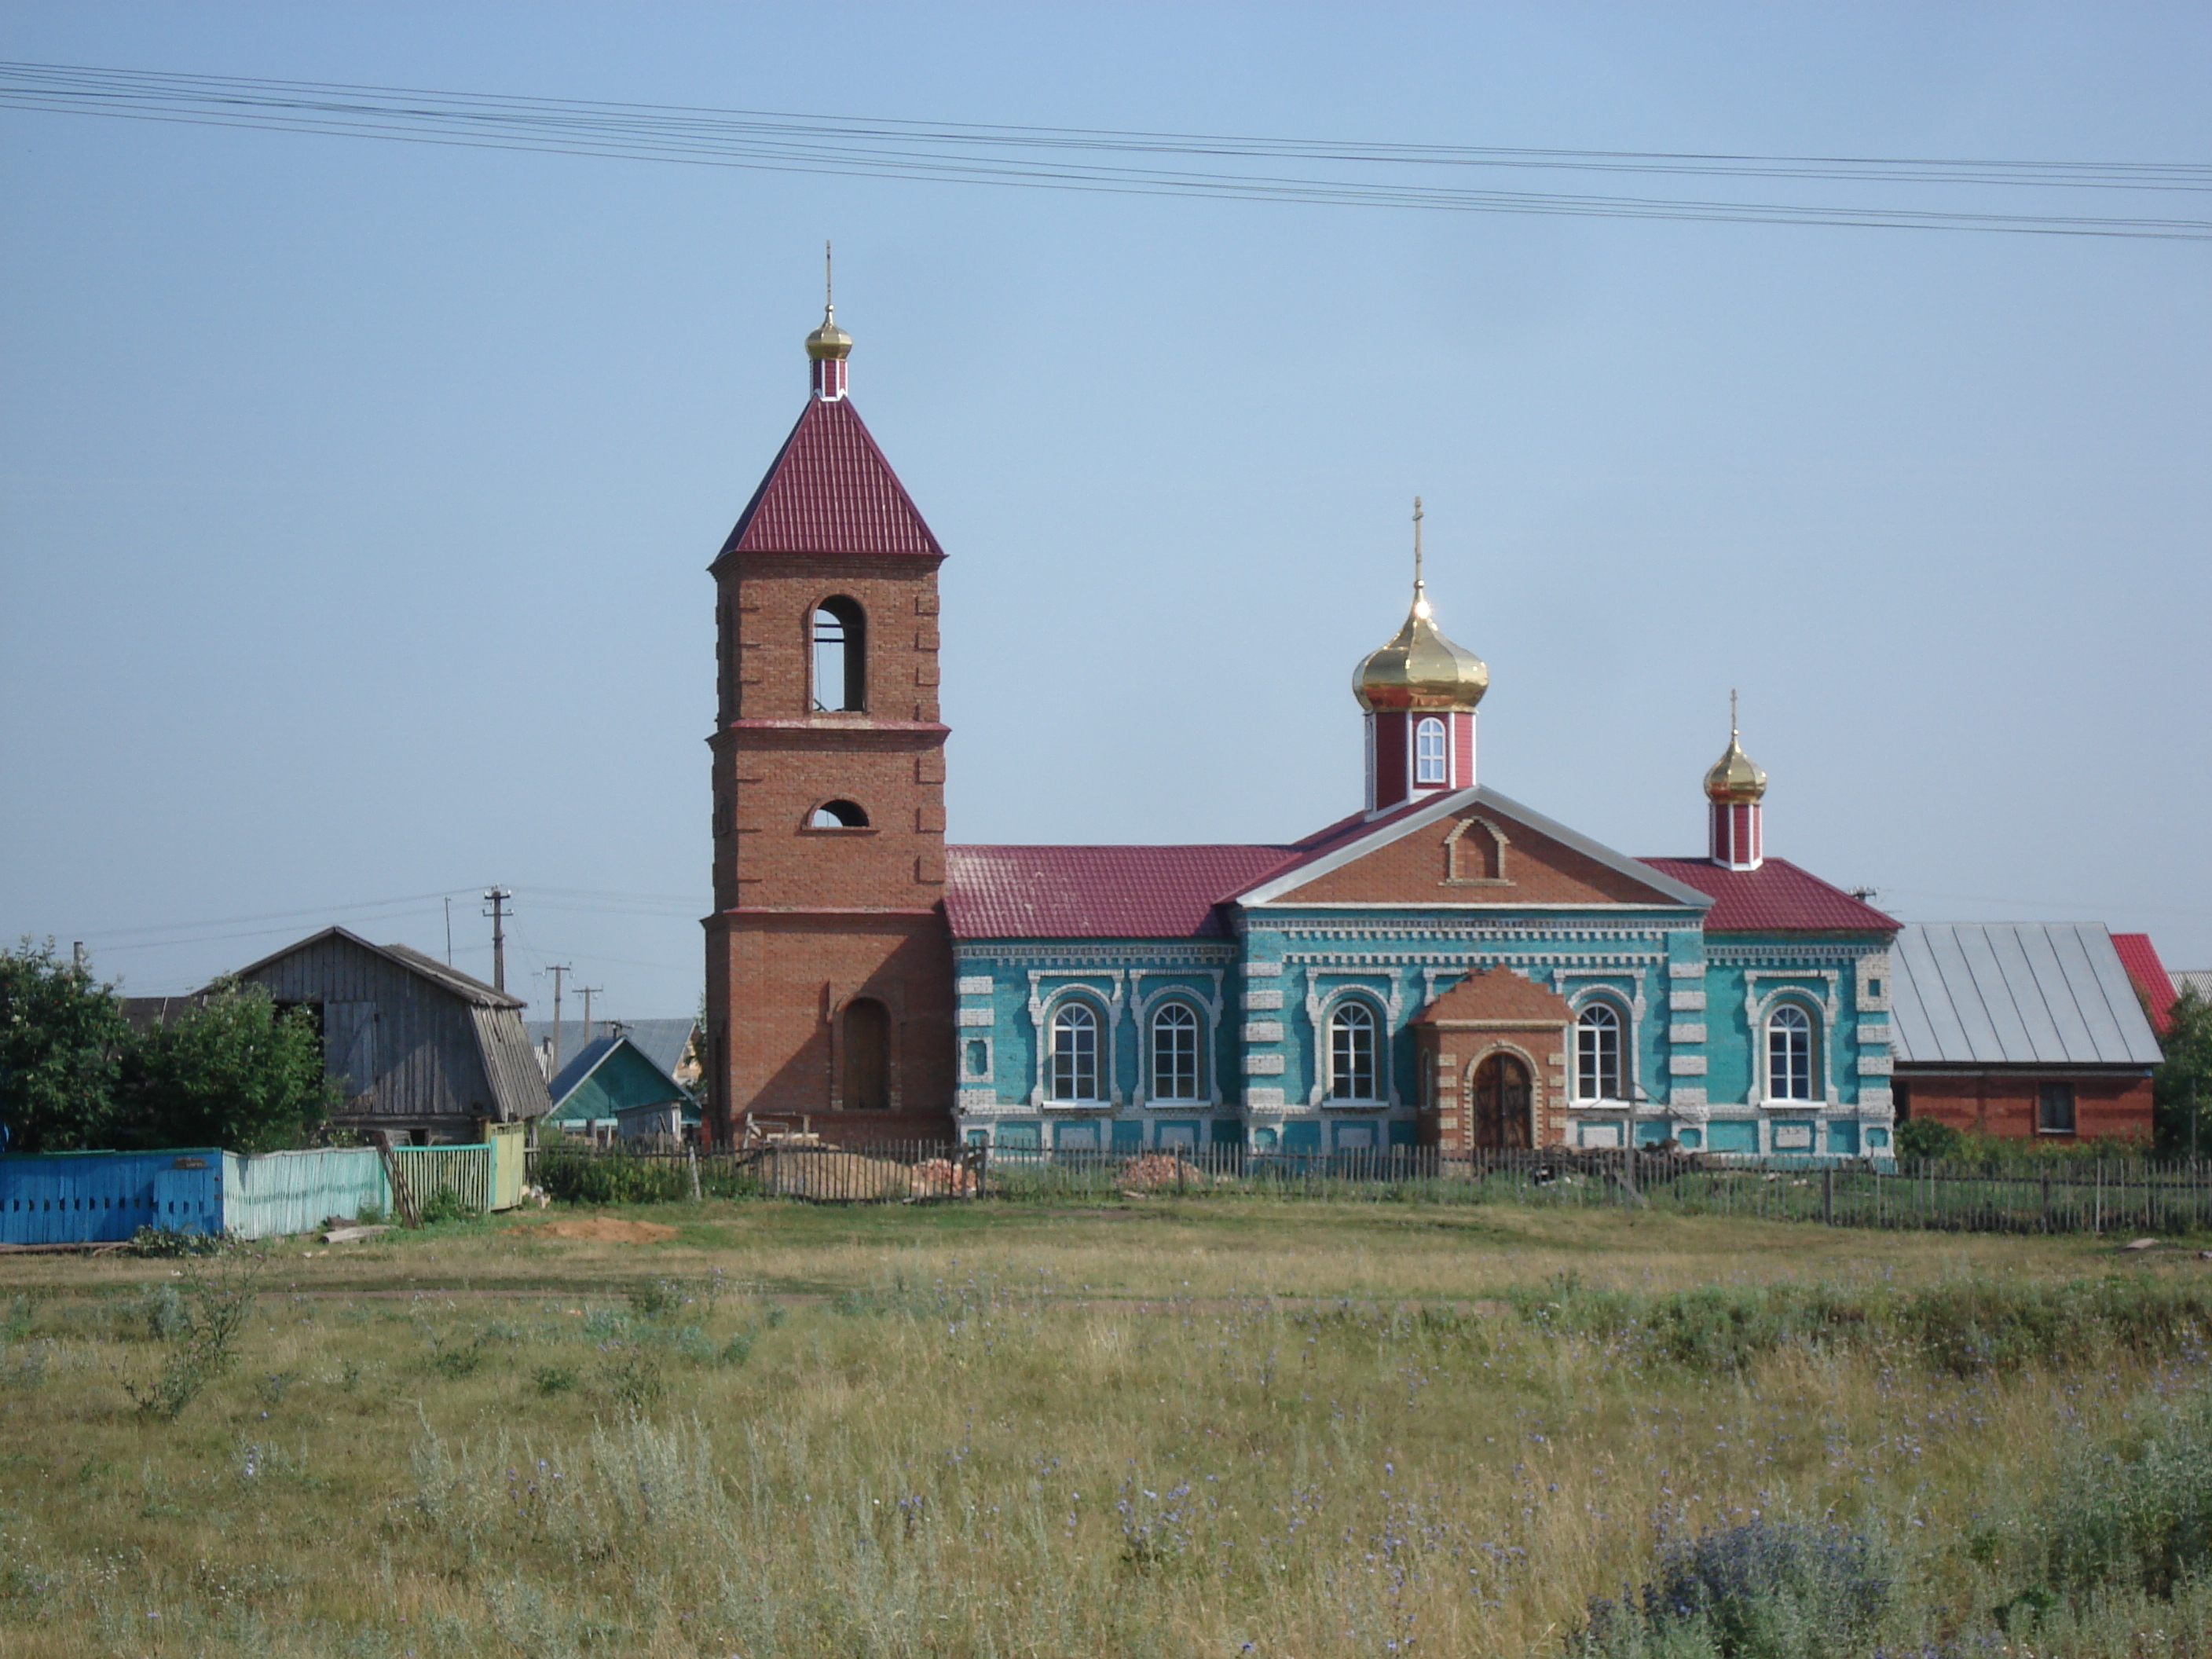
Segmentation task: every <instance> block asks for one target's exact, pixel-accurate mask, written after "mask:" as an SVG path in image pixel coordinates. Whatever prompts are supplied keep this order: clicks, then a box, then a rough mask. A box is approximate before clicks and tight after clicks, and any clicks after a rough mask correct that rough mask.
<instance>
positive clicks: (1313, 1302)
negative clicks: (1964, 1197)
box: [0, 1198, 2212, 1659]
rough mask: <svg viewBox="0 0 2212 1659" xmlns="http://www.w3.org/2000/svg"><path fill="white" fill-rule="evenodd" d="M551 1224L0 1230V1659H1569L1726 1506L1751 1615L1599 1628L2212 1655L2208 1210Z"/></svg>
mask: <svg viewBox="0 0 2212 1659" xmlns="http://www.w3.org/2000/svg"><path fill="white" fill-rule="evenodd" d="M580 1213H582V1212H566V1211H562V1210H556V1211H553V1212H546V1213H545V1214H542V1215H531V1216H526V1217H521V1218H513V1219H507V1218H501V1219H498V1220H494V1221H478V1222H472V1223H461V1224H453V1225H447V1226H443V1227H438V1228H431V1229H426V1230H424V1231H422V1232H421V1233H416V1234H406V1235H393V1236H389V1237H387V1239H386V1240H385V1241H380V1242H378V1243H371V1244H367V1245H359V1244H356V1245H349V1246H337V1247H331V1248H329V1249H325V1248H324V1247H322V1246H319V1245H317V1244H314V1243H307V1242H300V1241H295V1242H293V1243H289V1244H279V1245H275V1246H272V1247H270V1248H269V1249H267V1250H266V1251H265V1252H264V1253H263V1255H262V1256H261V1257H260V1258H259V1259H258V1261H254V1260H248V1259H246V1258H240V1257H227V1258H222V1259H221V1260H217V1261H210V1260H189V1261H185V1260H168V1259H131V1258H118V1257H106V1258H100V1259H96V1260H90V1261H88V1260H84V1259H80V1258H74V1257H56V1256H45V1257H15V1258H9V1259H6V1260H0V1304H4V1306H5V1309H6V1319H5V1324H4V1330H0V1336H4V1343H3V1344H0V1422H4V1435H0V1493H4V1511H0V1534H4V1541H0V1656H6V1655H26V1656H28V1655H41V1656H44V1655H55V1656H61V1655H78V1654H85V1653H118V1654H139V1653H145V1654H177V1655H184V1654H198V1653H209V1654H249V1655H250V1654H261V1653H267V1654H288V1655H289V1654H301V1655H307V1654H313V1655H324V1654H337V1655H356V1654H357V1655H362V1656H387V1655H388V1656H399V1655H409V1654H412V1655H420V1656H423V1659H428V1656H433V1655H448V1654H451V1655H477V1654H482V1655H513V1654H528V1655H536V1656H546V1659H553V1656H562V1655H569V1654H647V1653H653V1654H658V1653H668V1654H680V1655H690V1654H701V1655H715V1656H723V1655H730V1654H741V1655H744V1656H746V1659H768V1656H783V1655H833V1654H834V1655H878V1654H880V1655H909V1654H911V1655H923V1654H928V1655H939V1654H943V1655H959V1656H967V1655H976V1656H981V1655H1043V1656H1060V1655H1070V1656H1073V1655H1086V1656H1087V1655H1124V1654H1126V1655H1160V1656H1182V1655H1216V1654H1219V1655H1239V1654H1247V1653H1249V1654H1257V1655H1265V1656H1291V1659H1310V1656H1322V1655H1340V1654H1381V1653H1394V1652H1395V1653H1401V1654H1403V1653H1413V1654H1436V1655H1462V1654H1466V1655H1491V1654H1495V1655H1522V1654H1532V1655H1533V1654H1545V1655H1550V1654H1566V1653H1569V1652H1571V1651H1574V1650H1575V1649H1574V1647H1573V1646H1572V1645H1571V1644H1572V1642H1573V1641H1574V1639H1575V1633H1576V1632H1577V1631H1579V1630H1581V1629H1582V1628H1583V1626H1584V1624H1585V1622H1586V1620H1588V1618H1589V1611H1588V1609H1589V1601H1590V1599H1591V1598H1592V1597H1610V1598H1619V1597H1620V1595H1622V1592H1623V1590H1624V1589H1626V1588H1628V1587H1630V1586H1634V1585H1640V1584H1643V1583H1647V1582H1650V1581H1651V1580H1653V1578H1654V1577H1655V1573H1657V1574H1660V1575H1661V1576H1662V1577H1663V1576H1664V1571H1667V1570H1669V1569H1668V1562H1669V1561H1672V1562H1673V1563H1674V1570H1677V1576H1678V1577H1679V1573H1680V1571H1687V1570H1688V1569H1686V1568H1683V1567H1682V1565H1681V1564H1682V1563H1683V1562H1684V1561H1685V1560H1687V1559H1689V1558H1688V1557H1687V1556H1686V1555H1685V1554H1684V1551H1685V1550H1686V1548H1687V1547H1689V1546H1690V1545H1691V1544H1692V1542H1693V1541H1696V1540H1698V1539H1699V1538H1700V1537H1706V1538H1708V1539H1709V1541H1710V1538H1711V1535H1712V1534H1720V1535H1721V1541H1720V1542H1718V1543H1710V1542H1709V1545H1708V1546H1707V1547H1706V1549H1707V1555H1708V1556H1711V1558H1712V1559H1711V1560H1708V1559H1706V1557H1705V1556H1700V1557H1699V1558H1698V1559H1699V1560H1700V1561H1705V1568H1701V1569H1699V1570H1700V1571H1706V1577H1707V1579H1708V1580H1710V1579H1711V1578H1712V1577H1713V1574H1714V1573H1715V1572H1720V1573H1721V1574H1722V1576H1723V1577H1725V1571H1723V1569H1726V1568H1727V1562H1725V1561H1722V1562H1721V1564H1720V1565H1719V1566H1718V1567H1715V1566H1714V1565H1713V1561H1717V1560H1719V1559H1720V1557H1721V1556H1725V1555H1727V1554H1728V1553H1729V1552H1730V1551H1734V1552H1736V1554H1737V1555H1738V1556H1741V1558H1742V1559H1743V1560H1744V1561H1748V1562H1750V1563H1751V1564H1752V1567H1753V1571H1752V1577H1753V1578H1754V1579H1757V1580H1759V1583H1760V1585H1762V1586H1764V1589H1762V1594H1763V1595H1765V1599H1764V1600H1763V1601H1759V1603H1758V1606H1757V1607H1754V1608H1753V1613H1754V1615H1755V1616H1754V1617H1753V1618H1752V1620H1751V1624H1750V1625H1749V1626H1743V1627H1742V1628H1737V1627H1736V1626H1729V1624H1728V1623H1727V1620H1724V1619H1719V1618H1718V1616H1717V1615H1712V1616H1707V1617H1705V1618H1704V1619H1703V1621H1702V1622H1697V1621H1692V1624H1682V1623H1680V1622H1679V1621H1677V1622H1676V1623H1674V1624H1668V1622H1667V1620H1665V1619H1664V1618H1659V1619H1657V1622H1656V1623H1654V1622H1651V1621H1650V1620H1645V1621H1643V1622H1640V1623H1638V1622H1636V1621H1632V1620H1627V1619H1626V1617H1624V1616H1619V1615H1617V1616H1615V1618H1614V1619H1613V1621H1612V1622H1611V1623H1610V1624H1607V1623H1605V1622H1603V1621H1602V1620H1601V1624H1600V1626H1598V1627H1597V1628H1596V1630H1595V1632H1593V1633H1592V1634H1591V1635H1590V1636H1589V1637H1588V1638H1585V1646H1586V1647H1587V1649H1588V1650H1590V1651H1600V1650H1601V1651H1603V1652H1605V1653H1606V1654H1607V1655H1613V1654H1620V1655H1626V1654H1630V1653H1647V1652H1648V1653H1652V1654H1662V1653H1664V1654H1670V1655H1690V1654H1710V1653H1715V1652H1724V1651H1730V1652H1735V1653H1739V1654H1744V1655H1765V1654H1769V1653H1771V1654H1776V1655H1781V1654H1793V1655H1794V1654H1799V1653H1802V1654H1806V1655H1813V1654H1828V1653H1837V1654H1842V1653H1857V1654H1865V1653H1870V1652H1875V1651H1881V1652H1886V1653H1890V1654H1900V1655H1901V1654H1906V1653H1910V1654H1916V1655H1919V1654H1948V1653H1959V1654H1970V1653H1971V1654H1980V1653H1984V1652H1989V1653H1996V1652H2013V1653H2021V1654H2031V1653H2032V1654H2037V1655H2082V1656H2087V1655H2098V1656H2102V1655H2107V1654H2142V1655H2150V1654H2158V1655H2168V1654H2173V1655H2179V1654H2203V1653H2206V1652H2212V1590H2208V1589H2200V1588H2199V1586H2198V1581H2197V1579H2196V1578H2195V1577H2193V1573H2194V1571H2195V1568H2196V1565H2197V1564H2198V1563H2199V1562H2200V1561H2201V1560H2203V1559H2206V1558H2208V1557H2212V1480H2209V1479H2208V1478H2207V1474H2206V1470H2207V1468H2212V1437H2208V1436H2207V1434H2206V1433H2205V1432H2204V1428H2203V1425H2204V1422H2205V1418H2204V1416H2203V1408H2202V1400H2203V1390H2204V1387H2205V1383H2206V1381H2207V1377H2206V1370H2207V1354H2206V1346H2205V1344H2206V1340H2207V1337H2208V1334H2212V1262H2205V1261H2199V1260H2197V1257H2196V1255H2195V1254H2194V1251H2193V1249H2192V1250H2189V1251H2179V1250H2177V1251H2163V1252H2152V1253H2147V1254H2145V1255H2130V1256H2124V1255H2118V1254H2116V1253H2115V1252H2114V1251H2113V1249H2112V1246H2111V1245H2110V1244H2109V1243H2106V1244H2100V1243H2097V1242H2096V1241H2094V1240H2093V1239H2087V1238H2065V1239H2033V1238H2030V1239H2022V1238H1998V1237H1971V1236H1927V1235H1899V1234H1885V1233H1871V1232H1864V1231H1850V1232H1844V1231H1827V1230H1825V1229H1821V1228H1819V1227H1814V1226H1806V1225H1770V1224H1764V1223H1759V1222H1752V1221H1744V1220H1723V1219H1695V1218H1667V1217H1654V1216H1650V1215H1643V1216H1637V1215H1632V1214H1626V1213H1622V1212H1608V1211H1569V1210H1560V1209H1526V1210H1524V1209H1515V1208H1510V1207H1507V1206H1473V1207H1469V1208H1467V1209H1462V1210H1441V1209H1428V1208H1405V1209H1394V1208H1392V1207H1391V1206H1376V1205H1366V1204H1326V1203H1310V1204H1291V1203H1267V1202H1259V1201H1253V1202H1249V1203H1248V1202H1243V1201H1224V1200H1218V1199H1213V1200H1202V1201H1200V1200H1194V1201H1190V1202H1188V1203H1185V1202H1180V1201H1178V1200H1173V1199H1160V1198H1155V1199H1152V1200H1133V1201H1130V1202H1127V1203H1122V1204H1117V1205H1114V1206H1107V1207H1098V1206H1085V1207H1073V1206H1071V1207H1066V1208H1063V1209H1059V1210H1054V1209H1050V1208H1047V1207H1042V1206H1036V1207H1018V1208H1015V1207H1006V1206H991V1205H969V1206H926V1207H904V1206H883V1207H872V1208H867V1209H854V1210H842V1209H833V1208H827V1207H810V1206H801V1205H796V1204H786V1203H777V1202H759V1201H757V1202H751V1203H746V1204H716V1203H712V1202H710V1203H708V1204H707V1205H704V1206H691V1205H665V1204H664V1205H651V1206H639V1207H637V1208H635V1209H634V1210H618V1211H616V1212H611V1214H613V1215H614V1216H616V1217H617V1218H631V1219H635V1220H636V1221H641V1222H645V1223H648V1224H659V1225H665V1230H666V1231H667V1233H668V1236H667V1237H662V1238H656V1239H654V1240H653V1241H652V1242H644V1243H639V1242H625V1241H622V1240H618V1239H603V1238H571V1237H554V1236H551V1235H550V1234H549V1232H548V1231H547V1230H546V1226H545V1224H546V1223H547V1222H549V1221H553V1220H556V1219H561V1218H574V1217H575V1216H576V1215H579V1214H580ZM252 1273H258V1279H255V1280H254V1281H253V1282H252V1285H251V1286H250V1287H243V1286H244V1281H243V1277H242V1276H244V1275H248V1274H252ZM225 1310H230V1311H231V1312H232V1313H233V1314H234V1315H235V1316H240V1317H239V1318H238V1323H237V1328H236V1329H235V1331H234V1332H231V1333H228V1335H227V1339H226V1334H225V1333H223V1332H221V1331H218V1330H216V1329H214V1328H215V1327H216V1326H220V1325H221V1324H222V1320H223V1316H224V1312H225ZM226 1346H228V1357H227V1358H226V1355H225V1352H224V1350H225V1348H226ZM136 1401H144V1402H146V1403H145V1404H144V1405H143V1407H142V1405H141V1404H139V1403H135V1402H136ZM2115 1494H2118V1495H2117V1496H2115ZM2191 1504H2195V1505H2197V1507H2196V1508H2195V1509H2192V1508H2191ZM1754 1521H1755V1522H1758V1523H1759V1528H1764V1530H1760V1529H1759V1528H1754V1529H1753V1530H1750V1531H1745V1530H1742V1528H1747V1527H1750V1526H1751V1524H1752V1523H1753V1522H1754ZM2191 1528H2195V1530H2194V1531H2191ZM1777 1540H1779V1541H1780V1542H1779V1543H1777ZM1793 1540H1794V1542H1792V1541H1793ZM1776 1549H1780V1550H1781V1551H1782V1554H1781V1555H1779V1556H1777V1555H1775V1554H1774V1553H1773V1551H1774V1550H1776ZM1760 1550H1765V1551H1767V1552H1768V1553H1766V1554H1765V1555H1760V1554H1759V1551H1760ZM1791 1550H1795V1551H1796V1555H1794V1556H1793V1555H1791V1554H1790V1551H1791ZM1808 1551H1809V1552H1810V1553H1809V1554H1808ZM1823 1551H1825V1552H1826V1553H1825V1554H1823V1553H1822V1552H1823ZM1670 1552H1671V1554H1670ZM1716 1552H1717V1553H1716ZM1747 1552H1748V1553H1747ZM1815 1557H1817V1558H1818V1559H1817V1560H1815V1559H1814V1558H1815ZM1730 1559H1735V1558H1733V1557H1731V1558H1730ZM1807 1561H1812V1562H1813V1565H1812V1566H1810V1567H1808V1566H1807V1565H1805V1563H1806V1562H1807ZM1822 1562H1825V1563H1826V1565H1825V1566H1823V1565H1820V1564H1821V1563H1822ZM1777 1563H1779V1565H1777ZM1793 1563H1795V1565H1792V1564H1793ZM1762 1564H1763V1565H1762ZM1838 1564H1840V1565H1838ZM1739 1565H1741V1564H1739ZM1816 1569H1817V1570H1816ZM1793 1572H1794V1573H1796V1577H1790V1574H1791V1573H1793ZM1822 1573H1826V1574H1827V1577H1826V1578H1823V1577H1821V1576H1820V1575H1821V1574H1822ZM1808 1574H1809V1575H1810V1576H1809V1577H1808ZM1839 1574H1840V1575H1841V1577H1838V1575H1839ZM1770 1580H1771V1581H1772V1582H1771V1583H1769V1582H1768V1581H1770ZM1846 1580H1848V1581H1849V1582H1848V1583H1846V1582H1845V1581H1846ZM1701 1582H1703V1581H1701ZM1777 1584H1778V1585H1779V1586H1780V1589H1774V1587H1775V1585H1777ZM1792 1585H1795V1586H1796V1589H1794V1590H1793V1589H1791V1588H1790V1587H1791V1586H1792ZM1824 1586H1825V1588H1824ZM1838 1586H1841V1588H1838ZM1869 1586H1871V1588H1869ZM1766 1590H1772V1591H1773V1592H1774V1593H1773V1594H1765V1591H1766ZM1793 1598H1794V1599H1793ZM1838 1598H1841V1599H1838ZM1854 1598H1856V1599H1854ZM1754 1599H1757V1598H1754ZM1664 1600H1665V1598H1664V1597H1661V1598H1659V1601H1664ZM1658 1604H1659V1602H1658V1601H1655V1603H1654V1605H1655V1606H1657V1605H1658ZM1655 1617H1656V1615H1655ZM2000 1622H2002V1626H2004V1627H2005V1628H2000ZM1747 1631H1748V1632H1749V1633H1748V1634H1747V1633H1746V1632H1747Z"/></svg>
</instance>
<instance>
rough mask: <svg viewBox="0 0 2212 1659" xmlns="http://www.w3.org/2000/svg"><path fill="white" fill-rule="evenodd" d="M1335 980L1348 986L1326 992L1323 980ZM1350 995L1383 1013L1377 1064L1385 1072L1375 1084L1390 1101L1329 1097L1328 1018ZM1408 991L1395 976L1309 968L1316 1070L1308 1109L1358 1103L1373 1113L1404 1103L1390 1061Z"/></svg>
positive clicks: (1309, 1013) (1308, 1012) (1309, 1018)
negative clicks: (1366, 1001)
mask: <svg viewBox="0 0 2212 1659" xmlns="http://www.w3.org/2000/svg"><path fill="white" fill-rule="evenodd" d="M1332 979H1334V980H1342V981H1345V983H1343V984H1340V985H1339V986H1337V987H1336V988H1335V989H1334V990H1325V989H1324V988H1323V987H1322V981H1324V980H1332ZM1348 996H1364V997H1365V998H1366V999H1367V1000H1368V1001H1369V1002H1370V1003H1373V1004H1374V1005H1375V1006H1376V1007H1378V1008H1380V1009H1381V1010H1382V1011H1383V1020H1382V1024H1381V1029H1380V1030H1378V1031H1377V1033H1376V1036H1377V1037H1378V1039H1379V1042H1380V1044H1381V1046H1380V1047H1379V1048H1378V1049H1377V1050H1376V1065H1377V1066H1379V1067H1380V1068H1381V1072H1382V1075H1381V1076H1380V1077H1379V1078H1377V1079H1376V1081H1377V1082H1379V1083H1381V1084H1382V1085H1383V1086H1384V1088H1385V1089H1386V1090H1387V1091H1389V1097H1388V1098H1387V1099H1383V1100H1374V1101H1363V1102H1357V1103H1355V1102H1352V1101H1348V1100H1334V1101H1333V1100H1331V1099H1330V1098H1329V1097H1328V1084H1329V1077H1328V1065H1329V1060H1328V1019H1329V1015H1330V1012H1332V1011H1333V1010H1334V1008H1335V1006H1336V1005H1337V1004H1338V1003H1340V1002H1341V1001H1343V1000H1344V999H1345V998H1346V997H1348ZM1405 1006H1406V992H1405V987H1403V986H1402V985H1401V984H1400V983H1399V982H1398V976H1397V975H1395V974H1388V973H1376V972H1374V971H1372V970H1368V971H1364V972H1363V971H1360V970H1358V969H1352V970H1350V971H1343V970H1339V969H1323V968H1309V969H1306V995H1305V1015H1306V1029H1307V1034H1308V1036H1310V1038H1311V1040H1312V1042H1313V1069H1312V1070H1311V1071H1310V1073H1308V1075H1309V1076H1310V1077H1311V1078H1312V1079H1313V1084H1312V1086H1311V1087H1310V1089H1308V1090H1307V1091H1306V1104H1307V1105H1308V1106H1310V1107H1316V1108H1318V1107H1322V1106H1337V1107H1349V1106H1352V1105H1354V1104H1358V1105H1359V1106H1361V1107H1363V1108H1364V1109H1369V1110H1371V1109H1374V1108H1375V1107H1377V1106H1400V1105H1403V1104H1404V1102H1402V1101H1401V1100H1400V1099H1399V1098H1398V1071H1397V1067H1396V1066H1393V1065H1392V1064H1391V1063H1390V1059H1389V1054H1390V1048H1389V1045H1390V1042H1391V1040H1392V1038H1393V1037H1394V1036H1395V1034H1396V1032H1397V1030H1398V1020H1399V1017H1400V1016H1401V1014H1402V1013H1403V1012H1405Z"/></svg>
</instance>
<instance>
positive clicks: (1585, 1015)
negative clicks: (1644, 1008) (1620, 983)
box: [1575, 1002, 1622, 1100]
mask: <svg viewBox="0 0 2212 1659" xmlns="http://www.w3.org/2000/svg"><path fill="white" fill-rule="evenodd" d="M1575 1098H1576V1099H1577V1100H1619V1099H1620V1098H1622V1096H1621V1092H1620V1012H1619V1010H1617V1009H1615V1008H1614V1007H1613V1005H1612V1004H1611V1003H1609V1002H1593V1003H1590V1004H1589V1005H1588V1006H1585V1007H1584V1008H1583V1011H1582V1012H1580V1013H1579V1014H1577V1015H1576V1016H1575Z"/></svg>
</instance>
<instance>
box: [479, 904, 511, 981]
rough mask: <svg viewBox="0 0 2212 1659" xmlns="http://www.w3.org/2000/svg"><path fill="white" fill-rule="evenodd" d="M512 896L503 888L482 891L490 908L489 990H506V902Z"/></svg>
mask: <svg viewBox="0 0 2212 1659" xmlns="http://www.w3.org/2000/svg"><path fill="white" fill-rule="evenodd" d="M513 896H514V895H513V893H510V892H509V891H507V889H506V888H504V887H487V888H485V889H484V902H485V903H486V904H489V906H491V910H490V912H489V915H490V916H491V988H492V989H493V990H495V991H504V990H505V989H507V901H508V900H509V899H511V898H513Z"/></svg>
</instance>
